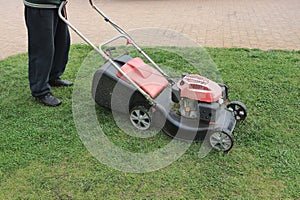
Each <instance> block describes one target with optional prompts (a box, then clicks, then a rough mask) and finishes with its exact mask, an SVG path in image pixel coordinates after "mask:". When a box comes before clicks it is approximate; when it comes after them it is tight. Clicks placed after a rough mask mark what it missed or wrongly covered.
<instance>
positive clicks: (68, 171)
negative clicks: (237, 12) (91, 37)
mask: <svg viewBox="0 0 300 200" xmlns="http://www.w3.org/2000/svg"><path fill="white" fill-rule="evenodd" d="M90 51H91V49H90V48H89V47H87V46H86V45H74V46H72V49H71V55H70V62H69V66H68V68H67V70H66V72H65V74H64V76H63V78H66V79H69V80H71V81H75V78H76V75H77V72H78V70H79V67H80V66H81V63H82V62H83V61H84V59H85V58H86V56H87V55H88V54H89V53H90ZM207 51H208V52H209V54H210V56H211V58H212V59H213V61H214V62H215V64H216V66H218V69H219V72H220V74H221V75H222V80H223V82H224V83H226V84H227V85H228V86H229V95H230V99H231V100H240V101H242V102H244V103H245V104H246V105H247V107H248V109H249V117H248V118H247V120H246V121H245V123H244V124H242V125H240V126H238V127H237V128H236V131H235V141H236V142H235V145H234V147H233V149H232V150H231V151H230V153H229V154H226V155H223V154H222V153H219V152H215V151H213V152H211V153H210V154H209V155H208V156H207V157H205V158H203V159H200V158H199V156H198V152H199V148H200V147H199V144H192V146H191V147H190V148H189V150H188V151H187V152H186V153H185V154H184V155H183V156H182V157H180V159H179V160H177V161H176V162H174V163H172V164H171V165H169V166H168V167H166V168H163V169H161V170H159V171H155V172H151V173H142V174H134V173H125V172H120V171H117V170H114V169H112V168H110V167H108V166H106V165H104V164H102V163H100V162H99V161H98V160H97V159H95V158H94V157H93V156H92V155H91V154H90V153H89V152H88V151H87V150H86V148H85V146H84V145H83V144H82V142H81V140H80V137H79V135H78V133H77V131H76V128H75V124H74V120H73V115H72V88H54V89H53V91H52V92H53V94H55V95H56V96H58V97H59V98H60V99H62V101H63V104H62V106H60V107H56V108H48V107H45V106H43V105H40V104H37V103H36V102H35V101H34V100H33V98H32V97H31V96H30V91H29V87H28V80H27V55H26V54H21V55H17V56H12V57H9V58H7V59H5V60H2V61H0V102H1V104H0V110H1V111H0V112H1V115H0V120H1V123H0V199H299V198H300V196H299V194H300V191H299V182H300V175H299V174H300V164H299V155H300V151H299V149H300V145H299V144H300V137H299V136H300V134H299V133H300V117H299V114H300V113H299V110H300V102H299V101H300V51H261V50H258V49H254V50H249V49H223V48H222V49H220V48H207ZM147 52H148V53H149V54H150V56H151V57H153V59H154V60H155V61H157V62H158V63H159V64H160V65H163V66H170V65H171V66H172V67H174V68H176V69H177V70H178V69H182V66H183V65H184V63H183V62H184V58H183V57H180V56H179V57H177V56H174V53H170V52H166V51H164V50H157V49H151V48H149V49H148V51H147ZM173 52H175V51H173ZM186 52H188V54H193V52H197V50H195V49H194V50H193V49H192V50H191V49H186ZM196 56H197V54H195V55H193V56H192V57H196ZM189 62H190V63H192V64H195V62H196V61H195V62H194V61H189ZM198 64H199V63H198ZM200 64H201V65H203V63H200ZM100 65H101V64H99V66H100ZM184 66H185V67H186V68H185V69H188V70H191V71H192V70H193V69H189V67H190V66H189V64H188V65H184ZM185 69H184V70H185ZM184 70H183V71H184ZM206 75H208V76H210V75H211V73H210V72H209V73H208V74H206ZM213 77H214V76H213V75H212V76H211V78H213ZM75 84H76V83H75ZM97 112H98V117H99V118H100V119H101V121H105V123H104V125H103V126H104V128H106V129H107V130H108V132H107V135H108V136H109V137H110V138H111V139H112V140H113V141H114V143H115V144H117V145H119V146H121V147H122V148H125V149H128V150H131V151H137V152H148V151H152V150H153V149H155V148H158V147H161V146H163V145H165V144H167V143H168V142H169V141H170V140H171V139H170V138H169V137H167V136H165V135H164V134H162V133H160V134H158V135H156V136H155V137H154V138H149V139H143V140H138V139H133V138H131V137H129V136H128V135H124V134H122V132H121V131H120V130H119V129H118V128H117V127H116V125H115V124H114V122H113V117H112V115H111V114H110V112H109V111H107V110H105V109H102V108H97Z"/></svg>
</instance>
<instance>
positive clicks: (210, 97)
mask: <svg viewBox="0 0 300 200" xmlns="http://www.w3.org/2000/svg"><path fill="white" fill-rule="evenodd" d="M176 88H177V96H178V97H179V98H178V101H179V105H180V114H181V116H183V117H186V118H199V117H200V119H202V120H204V121H211V120H214V119H215V115H214V114H215V112H214V111H215V110H216V108H218V107H219V106H220V105H221V104H223V103H224V97H225V98H226V95H225V93H226V91H225V89H222V88H221V86H220V85H219V84H217V83H215V82H213V81H211V80H209V79H207V78H205V77H202V76H200V75H184V76H183V78H182V79H181V80H180V81H179V82H178V83H177V85H176ZM175 93H176V92H175ZM223 94H224V95H223Z"/></svg>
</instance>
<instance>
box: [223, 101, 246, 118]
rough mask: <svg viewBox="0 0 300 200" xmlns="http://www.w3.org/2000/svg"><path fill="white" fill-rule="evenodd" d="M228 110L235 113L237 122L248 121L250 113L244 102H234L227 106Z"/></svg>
mask: <svg viewBox="0 0 300 200" xmlns="http://www.w3.org/2000/svg"><path fill="white" fill-rule="evenodd" d="M227 108H228V110H230V111H232V112H233V113H234V116H235V119H236V120H238V121H241V120H245V119H246V117H247V114H248V111H247V108H246V106H245V104H243V103H242V102H239V101H232V102H230V103H229V104H228V105H227Z"/></svg>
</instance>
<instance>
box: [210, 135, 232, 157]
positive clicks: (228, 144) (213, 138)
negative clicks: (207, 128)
mask: <svg viewBox="0 0 300 200" xmlns="http://www.w3.org/2000/svg"><path fill="white" fill-rule="evenodd" d="M209 143H210V145H211V146H212V148H214V149H216V150H218V151H223V152H228V151H229V150H230V149H231V148H232V146H233V143H234V140H233V137H232V136H231V135H229V134H227V133H225V132H223V131H217V132H214V133H212V134H211V135H210V137H209Z"/></svg>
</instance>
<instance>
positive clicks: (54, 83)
mask: <svg viewBox="0 0 300 200" xmlns="http://www.w3.org/2000/svg"><path fill="white" fill-rule="evenodd" d="M49 84H50V86H51V87H61V86H71V85H73V83H72V82H70V81H67V80H62V79H60V78H58V79H56V80H54V81H49Z"/></svg>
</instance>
